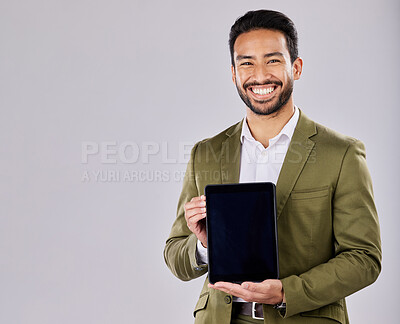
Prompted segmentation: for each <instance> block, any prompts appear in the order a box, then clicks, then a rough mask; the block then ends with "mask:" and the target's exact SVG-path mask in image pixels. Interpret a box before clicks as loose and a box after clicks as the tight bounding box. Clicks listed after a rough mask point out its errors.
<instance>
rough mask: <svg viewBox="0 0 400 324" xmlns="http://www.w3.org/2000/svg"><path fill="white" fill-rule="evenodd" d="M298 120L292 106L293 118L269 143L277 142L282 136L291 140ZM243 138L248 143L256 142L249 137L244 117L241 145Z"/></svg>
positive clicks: (295, 109) (297, 115)
mask: <svg viewBox="0 0 400 324" xmlns="http://www.w3.org/2000/svg"><path fill="white" fill-rule="evenodd" d="M298 120H299V109H298V108H297V107H296V106H294V114H293V116H292V117H291V118H290V119H289V121H288V122H287V123H286V125H285V126H283V128H282V130H281V131H280V132H279V134H278V135H276V136H275V137H274V138H271V139H270V141H273V142H274V141H277V140H278V139H279V138H280V137H281V136H282V135H286V136H287V138H288V139H289V140H292V136H293V133H294V130H295V128H296V125H297V122H298ZM244 138H246V139H247V140H249V141H256V140H255V139H254V137H253V135H251V132H250V129H249V126H248V125H247V120H246V117H244V119H243V126H242V133H241V135H240V142H241V143H242V144H243V141H244Z"/></svg>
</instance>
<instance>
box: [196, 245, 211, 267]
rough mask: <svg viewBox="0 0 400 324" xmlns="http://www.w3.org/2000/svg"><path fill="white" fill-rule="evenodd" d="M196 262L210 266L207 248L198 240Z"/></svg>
mask: <svg viewBox="0 0 400 324" xmlns="http://www.w3.org/2000/svg"><path fill="white" fill-rule="evenodd" d="M196 261H197V264H198V265H203V264H208V254H207V248H205V247H204V246H203V244H201V242H200V241H199V240H197V248H196Z"/></svg>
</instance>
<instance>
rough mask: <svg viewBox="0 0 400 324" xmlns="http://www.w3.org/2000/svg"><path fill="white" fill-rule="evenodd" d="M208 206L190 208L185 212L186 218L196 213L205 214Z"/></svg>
mask: <svg viewBox="0 0 400 324" xmlns="http://www.w3.org/2000/svg"><path fill="white" fill-rule="evenodd" d="M206 211H207V210H206V208H205V207H198V208H193V209H189V210H187V211H186V213H185V218H186V219H190V218H192V217H194V216H196V215H199V214H200V215H201V214H205V213H206Z"/></svg>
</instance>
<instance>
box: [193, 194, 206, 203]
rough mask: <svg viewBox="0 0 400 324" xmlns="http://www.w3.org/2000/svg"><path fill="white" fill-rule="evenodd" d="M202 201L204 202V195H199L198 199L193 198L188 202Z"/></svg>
mask: <svg viewBox="0 0 400 324" xmlns="http://www.w3.org/2000/svg"><path fill="white" fill-rule="evenodd" d="M202 200H203V201H204V200H206V196H204V195H201V196H198V197H193V198H192V199H191V200H190V202H196V201H202Z"/></svg>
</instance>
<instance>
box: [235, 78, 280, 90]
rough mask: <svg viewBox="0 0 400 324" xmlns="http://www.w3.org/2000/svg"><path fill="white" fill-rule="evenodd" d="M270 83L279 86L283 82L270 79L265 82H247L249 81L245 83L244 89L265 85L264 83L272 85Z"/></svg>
mask: <svg viewBox="0 0 400 324" xmlns="http://www.w3.org/2000/svg"><path fill="white" fill-rule="evenodd" d="M270 84H275V85H277V86H282V82H281V81H273V80H270V81H266V82H263V83H260V82H254V81H253V82H247V83H245V84H243V89H244V90H246V89H247V88H248V87H254V86H263V85H270Z"/></svg>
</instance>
